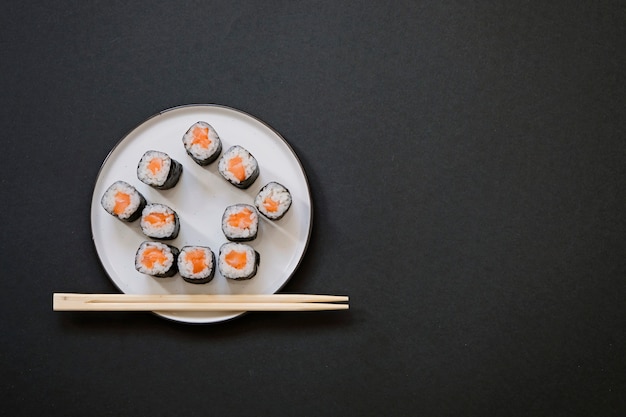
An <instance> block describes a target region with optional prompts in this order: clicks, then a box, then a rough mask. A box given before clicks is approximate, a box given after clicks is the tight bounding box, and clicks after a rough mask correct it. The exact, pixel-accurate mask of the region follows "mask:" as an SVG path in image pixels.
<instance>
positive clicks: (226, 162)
mask: <svg viewBox="0 0 626 417" xmlns="http://www.w3.org/2000/svg"><path fill="white" fill-rule="evenodd" d="M218 170H219V172H220V174H221V175H222V177H224V178H225V179H226V180H227V181H228V182H230V183H231V184H233V185H234V186H235V187H238V188H243V189H245V188H248V187H250V186H251V185H252V183H253V182H254V180H256V179H257V177H258V176H259V164H258V163H257V160H256V159H255V158H254V156H252V154H251V153H250V152H248V151H247V150H246V149H244V148H242V147H241V146H239V145H235V146H231V147H230V148H229V149H228V150H227V151H226V152H224V155H222V158H221V159H220V162H219V164H218Z"/></svg>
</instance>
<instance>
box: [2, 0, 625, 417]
mask: <svg viewBox="0 0 626 417" xmlns="http://www.w3.org/2000/svg"><path fill="white" fill-rule="evenodd" d="M3 10H4V11H3V13H2V16H1V17H0V23H1V24H0V74H1V78H0V91H1V92H2V94H0V100H1V103H0V126H1V127H2V138H3V142H2V143H3V147H2V150H1V152H0V170H1V171H0V173H1V177H0V178H1V188H0V190H1V191H0V192H1V195H0V197H1V201H2V214H3V227H2V228H1V231H0V233H1V235H0V236H1V240H0V249H1V253H2V271H3V276H2V279H1V281H0V294H2V295H1V297H2V303H1V304H0V306H1V307H0V313H1V314H2V317H3V320H2V322H3V332H2V349H1V350H0V371H1V372H2V386H1V389H0V404H2V409H3V410H4V411H5V412H4V413H3V414H6V415H16V416H35V415H49V416H84V415H91V416H121V415H154V416H157V415H159V416H160V415H163V416H172V415H188V416H195V415H203V416H206V415H233V416H240V415H241V416H244V415H249V416H253V415H254V416H259V415H265V416H269V415H311V416H314V415H350V416H364V415H376V416H387V415H424V416H486V415H494V416H496V415H497V416H502V415H506V416H574V415H576V416H593V415H598V416H622V415H625V414H626V359H625V358H626V355H625V353H626V337H625V329H626V314H625V313H626V308H625V307H624V305H625V304H624V303H625V301H624V300H625V299H626V256H625V255H626V216H625V214H624V208H625V207H626V163H625V161H626V76H625V74H626V72H625V68H626V7H625V6H624V3H622V2H608V1H605V2H547V4H545V3H544V2H528V1H519V2H518V1H514V2H489V1H487V2H484V1H480V2H474V3H472V2H469V3H467V4H465V3H463V2H455V1H447V0H444V1H442V2H408V3H407V2H399V3H389V4H386V3H383V2H362V3H354V2H345V3H344V2H306V3H303V2H281V1H270V2H252V1H249V2H219V3H218V2H171V3H166V2H134V3H133V2H101V1H93V2H67V1H62V2H52V3H51V4H48V3H44V2H40V3H39V2H12V4H10V5H5V7H4V8H3ZM188 103H219V104H224V105H227V106H231V107H235V108H239V109H241V110H243V111H246V112H248V113H250V114H252V115H254V116H257V117H259V118H261V119H263V120H264V121H266V122H267V123H269V124H270V125H271V126H272V127H274V128H275V129H276V130H278V131H279V132H280V133H281V134H282V135H283V136H284V137H285V138H286V139H287V140H288V141H289V143H290V144H291V145H292V146H293V148H294V149H295V151H296V152H297V153H298V156H299V157H300V158H301V160H302V163H303V165H304V168H305V170H306V172H307V174H308V176H309V181H310V184H311V189H312V195H313V200H314V208H315V221H314V227H313V236H312V240H311V242H310V246H309V250H308V252H307V256H306V258H305V260H304V262H303V264H302V265H301V267H300V269H299V270H298V272H297V273H296V274H295V276H294V277H293V279H292V280H291V281H290V282H289V283H288V285H287V286H286V288H285V289H284V290H285V291H286V292H304V293H330V294H348V295H350V297H351V310H350V311H349V312H347V313H346V312H327V313H292V314H291V313H250V314H247V315H245V316H243V317H239V318H237V319H235V320H233V321H230V322H227V323H221V324H218V325H209V326H189V325H184V324H179V323H173V322H169V321H166V320H163V319H161V318H159V317H156V316H153V315H151V314H148V313H146V314H144V313H128V314H127V313H76V314H74V313H54V312H52V306H51V298H52V293H53V292H63V291H67V292H70V291H71V292H114V291H115V288H114V286H113V285H112V284H111V282H110V281H109V280H108V278H107V276H106V274H105V272H104V271H103V269H102V268H101V266H100V264H99V262H98V258H97V254H96V253H95V249H94V248H93V245H92V243H91V235H90V224H89V204H90V200H91V192H92V187H93V184H94V181H95V179H96V176H97V173H98V169H99V166H100V164H101V163H102V161H103V159H104V158H105V157H106V155H107V153H108V152H109V150H110V149H111V148H112V147H113V146H114V145H115V143H117V141H118V140H119V139H120V138H121V137H122V136H123V135H124V134H126V133H127V132H128V131H130V130H131V129H132V128H134V127H135V126H136V125H138V124H139V123H141V122H142V121H143V120H144V119H146V118H147V117H149V116H151V115H153V114H155V113H157V112H159V111H161V110H163V109H166V108H169V107H172V106H177V105H181V104H188Z"/></svg>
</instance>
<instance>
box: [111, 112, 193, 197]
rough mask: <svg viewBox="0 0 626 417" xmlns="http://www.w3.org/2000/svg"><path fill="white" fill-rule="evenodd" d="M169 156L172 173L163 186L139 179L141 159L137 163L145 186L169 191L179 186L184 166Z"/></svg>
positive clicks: (170, 172)
mask: <svg viewBox="0 0 626 417" xmlns="http://www.w3.org/2000/svg"><path fill="white" fill-rule="evenodd" d="M144 123H145V122H144ZM139 126H141V125H139ZM139 126H137V127H139ZM131 132H132V130H131ZM129 134H130V133H128V134H127V135H126V136H128V135H129ZM114 149H115V148H114ZM147 152H150V151H147ZM159 152H160V151H159ZM162 153H165V152H162ZM166 155H167V154H166ZM167 156H168V157H169V158H170V161H171V164H170V171H169V172H168V173H167V177H166V178H165V181H163V184H161V185H154V184H148V183H147V182H145V181H143V180H142V179H141V178H139V165H140V164H141V159H140V160H139V162H137V179H138V180H139V181H141V182H143V183H144V184H146V185H149V186H150V187H152V188H156V189H157V190H169V189H171V188H174V187H175V186H176V184H178V180H180V176H181V175H182V174H183V164H181V163H180V162H178V161H177V160H175V159H174V158H172V157H171V156H169V155H167ZM142 158H143V157H142Z"/></svg>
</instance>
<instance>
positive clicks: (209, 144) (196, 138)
mask: <svg viewBox="0 0 626 417" xmlns="http://www.w3.org/2000/svg"><path fill="white" fill-rule="evenodd" d="M183 144H184V145H185V150H186V151H187V154H188V155H189V156H190V157H191V158H192V159H193V160H194V161H196V163H197V164H198V165H202V166H204V165H209V164H210V163H211V162H213V161H215V160H216V159H217V157H218V156H220V152H222V141H221V140H220V137H219V136H218V135H217V132H216V131H215V129H213V126H211V125H210V124H208V123H207V122H196V123H194V124H193V125H192V126H191V127H190V128H189V130H187V132H186V133H185V135H184V136H183Z"/></svg>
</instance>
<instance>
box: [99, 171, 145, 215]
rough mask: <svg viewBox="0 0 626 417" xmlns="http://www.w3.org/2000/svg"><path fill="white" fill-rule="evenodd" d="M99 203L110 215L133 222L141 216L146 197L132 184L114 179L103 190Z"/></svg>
mask: <svg viewBox="0 0 626 417" xmlns="http://www.w3.org/2000/svg"><path fill="white" fill-rule="evenodd" d="M100 204H102V207H104V209H105V210H106V211H107V213H109V214H111V215H112V216H115V217H117V218H118V219H120V220H123V221H125V222H134V221H135V220H137V219H138V218H139V216H141V211H142V210H143V208H144V207H145V206H146V199H145V198H144V196H143V195H141V193H140V192H139V191H137V190H136V189H135V187H133V186H132V185H130V184H128V183H127V182H124V181H116V182H114V183H113V184H111V186H110V187H109V188H108V189H107V190H106V191H105V192H104V194H103V195H102V199H101V200H100Z"/></svg>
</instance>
